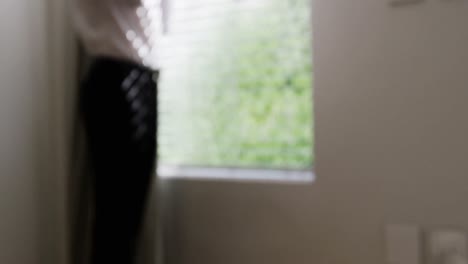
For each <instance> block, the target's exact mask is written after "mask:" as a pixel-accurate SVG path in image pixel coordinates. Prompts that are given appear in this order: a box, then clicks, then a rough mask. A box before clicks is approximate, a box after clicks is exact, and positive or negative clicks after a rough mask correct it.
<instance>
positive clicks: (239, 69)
mask: <svg viewBox="0 0 468 264" xmlns="http://www.w3.org/2000/svg"><path fill="white" fill-rule="evenodd" d="M309 4H310V0H172V2H171V17H170V20H169V27H168V32H167V34H166V35H165V36H163V37H162V39H161V54H160V59H161V62H162V63H161V65H162V68H161V69H162V71H161V78H160V85H159V135H158V141H159V165H160V172H161V174H163V176H164V175H173V176H184V175H185V176H190V175H191V176H193V177H197V175H199V176H206V177H216V175H220V177H222V176H221V175H223V174H224V175H225V177H230V176H229V175H237V176H238V177H240V178H243V177H241V176H240V175H241V174H242V173H244V174H245V172H250V174H249V173H247V174H245V175H247V176H246V177H245V178H249V177H251V176H252V177H255V175H257V176H258V175H260V174H261V173H260V171H259V170H262V171H266V172H268V175H277V176H278V177H280V176H281V175H283V174H284V173H285V172H286V173H287V175H289V176H287V177H293V176H291V175H295V176H294V177H296V178H300V174H297V173H298V172H300V171H304V172H310V171H311V168H312V167H313V164H314V156H313V145H314V137H313V114H312V64H311V62H312V60H311V44H310V35H311V34H310V8H309ZM223 168H224V169H223ZM226 168H230V169H226ZM293 171H294V172H296V174H294V173H292V172H293ZM275 172H279V173H280V174H275ZM177 174H184V175H177ZM209 174H210V175H212V176H210V175H209ZM249 175H250V176H249ZM309 176H310V175H309ZM233 177H234V176H233ZM262 177H263V176H262ZM268 177H270V176H267V174H265V178H268ZM271 177H274V176H271ZM294 177H293V178H294ZM280 178H281V177H280ZM309 178H310V177H309Z"/></svg>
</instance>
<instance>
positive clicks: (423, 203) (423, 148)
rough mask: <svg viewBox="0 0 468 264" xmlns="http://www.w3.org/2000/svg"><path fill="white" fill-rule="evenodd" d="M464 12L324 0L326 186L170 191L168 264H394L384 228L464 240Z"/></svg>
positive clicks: (436, 4)
mask: <svg viewBox="0 0 468 264" xmlns="http://www.w3.org/2000/svg"><path fill="white" fill-rule="evenodd" d="M467 14H468V1H466V0H459V1H442V0H440V1H438V0H430V1H426V2H425V3H423V4H420V5H413V6H406V7H390V6H389V5H387V1H384V0H381V1H375V0H352V1H345V0H315V3H314V18H313V23H314V31H315V33H314V48H315V58H314V59H315V62H314V65H315V77H316V78H315V80H316V83H315V104H316V136H317V146H316V153H317V168H316V172H317V176H318V180H317V182H316V183H314V184H305V185H302V186H301V185H279V184H252V183H228V182H209V181H208V182H207V181H204V182H196V181H188V180H187V181H177V182H174V184H173V186H172V188H173V193H172V194H173V200H172V210H171V216H172V220H171V223H172V227H173V228H172V233H171V235H172V236H171V239H170V246H171V249H172V250H171V252H172V254H170V259H171V260H172V261H173V262H172V263H177V264H179V263H180V264H221V263H222V264H239V263H242V264H263V263H268V264H280V263H288V264H301V263H304V264H306V263H307V264H310V263H316V264H321V263H330V264H335V263H340V264H344V263H356V264H375V263H384V250H383V247H384V236H383V228H384V226H385V224H387V223H414V224H417V225H420V226H421V227H424V228H431V227H436V226H450V227H459V228H463V229H465V230H468V211H467V210H466V207H467V204H468V122H467V121H468V118H467V116H468V30H467V29H468V15H467Z"/></svg>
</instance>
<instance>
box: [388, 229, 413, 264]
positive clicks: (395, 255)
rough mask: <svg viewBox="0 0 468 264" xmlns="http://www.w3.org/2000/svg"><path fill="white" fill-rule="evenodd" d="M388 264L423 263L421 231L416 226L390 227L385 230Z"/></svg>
mask: <svg viewBox="0 0 468 264" xmlns="http://www.w3.org/2000/svg"><path fill="white" fill-rule="evenodd" d="M385 238H386V239H385V240H386V255H387V258H386V263H387V264H420V263H421V230H420V228H419V227H418V226H414V225H388V226H387V227H386V230H385Z"/></svg>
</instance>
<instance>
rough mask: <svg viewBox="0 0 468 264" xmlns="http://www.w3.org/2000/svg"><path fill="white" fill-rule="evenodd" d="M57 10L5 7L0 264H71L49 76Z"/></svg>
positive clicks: (0, 31) (17, 2)
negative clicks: (52, 28)
mask: <svg viewBox="0 0 468 264" xmlns="http://www.w3.org/2000/svg"><path fill="white" fill-rule="evenodd" d="M53 2H54V1H45V0H44V1H37V0H34V1H32V0H31V1H27V0H2V1H0V36H1V41H0V63H1V64H0V263H14V264H33V263H65V262H64V261H58V259H59V258H60V257H59V256H61V257H62V259H61V260H64V258H63V256H65V255H64V254H65V253H64V252H65V251H64V248H61V244H63V242H64V241H63V240H62V241H60V239H59V237H61V236H63V235H64V222H63V219H64V218H65V215H64V212H63V210H62V211H60V203H61V202H62V201H61V199H60V196H58V194H59V193H60V191H59V188H58V186H59V184H60V182H59V181H58V180H57V175H58V174H56V173H55V170H56V169H55V167H56V166H57V162H56V161H57V160H56V159H54V156H55V152H56V151H55V149H54V148H55V147H56V144H55V143H54V142H53V141H54V140H55V138H54V137H53V135H54V133H55V132H57V131H56V124H55V123H54V119H53V118H52V116H51V113H52V111H53V106H52V102H53V100H52V98H54V96H53V95H52V89H51V88H52V85H51V83H52V81H51V80H52V79H51V78H49V77H51V76H49V75H48V74H49V73H51V72H52V71H51V69H52V67H54V63H53V62H52V60H51V58H52V56H51V53H50V52H49V43H48V36H49V35H48V34H49V33H51V32H50V31H49V27H48V23H49V19H51V16H50V15H51V14H52V13H51V12H49V11H50V10H49V9H48V8H49V6H48V4H52V3H53ZM56 34H57V32H55V35H56ZM54 78H61V77H60V76H56V77H54ZM60 190H64V188H63V186H61V188H60ZM61 221H62V222H61ZM59 249H61V251H60V250H59Z"/></svg>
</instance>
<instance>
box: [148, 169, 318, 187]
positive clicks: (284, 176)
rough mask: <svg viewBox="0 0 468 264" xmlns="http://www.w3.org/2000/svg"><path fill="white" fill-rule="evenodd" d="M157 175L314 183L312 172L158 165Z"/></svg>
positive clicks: (204, 178)
mask: <svg viewBox="0 0 468 264" xmlns="http://www.w3.org/2000/svg"><path fill="white" fill-rule="evenodd" d="M157 174H158V176H159V177H160V178H162V179H184V180H186V179H187V180H209V181H241V182H277V183H311V182H314V181H315V174H314V172H313V171H312V170H282V169H244V168H222V167H194V166H172V165H159V166H158V169H157Z"/></svg>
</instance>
